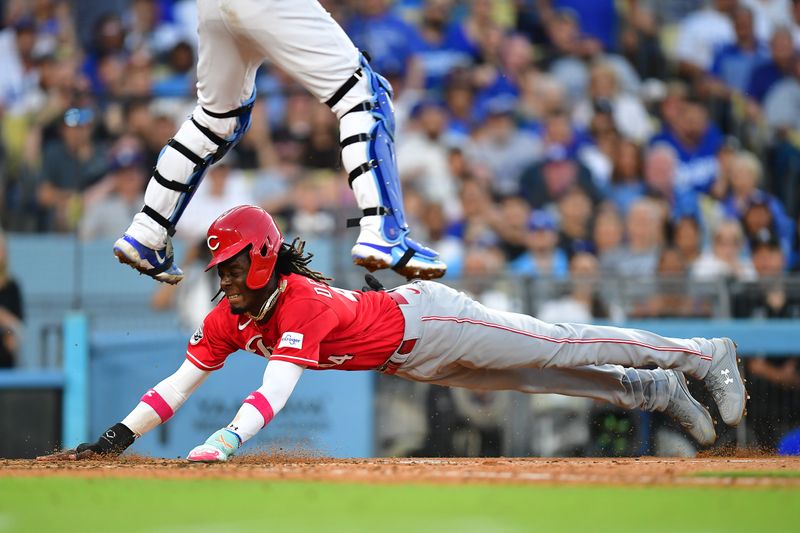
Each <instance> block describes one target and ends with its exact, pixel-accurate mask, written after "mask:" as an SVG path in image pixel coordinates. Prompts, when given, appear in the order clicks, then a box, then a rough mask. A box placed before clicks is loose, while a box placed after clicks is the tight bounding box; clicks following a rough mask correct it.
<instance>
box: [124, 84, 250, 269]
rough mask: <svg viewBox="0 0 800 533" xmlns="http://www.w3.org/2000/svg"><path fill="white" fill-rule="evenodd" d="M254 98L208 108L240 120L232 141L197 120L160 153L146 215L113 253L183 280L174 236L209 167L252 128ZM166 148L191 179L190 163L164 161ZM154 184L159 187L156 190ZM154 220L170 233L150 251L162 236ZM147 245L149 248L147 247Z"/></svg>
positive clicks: (134, 264)
mask: <svg viewBox="0 0 800 533" xmlns="http://www.w3.org/2000/svg"><path fill="white" fill-rule="evenodd" d="M255 98H256V91H255V89H253V92H252V94H251V96H250V98H248V99H247V101H246V102H244V104H243V105H241V106H240V107H238V108H237V109H234V110H232V111H227V112H224V113H216V112H213V111H209V110H207V109H205V108H203V113H205V114H206V115H208V116H209V117H212V118H215V119H235V121H236V123H235V126H234V129H233V133H232V134H230V135H228V136H227V137H225V138H223V137H221V136H220V135H218V134H217V133H215V132H214V131H212V130H211V129H209V128H207V127H206V126H203V125H202V124H200V123H199V122H198V121H197V120H196V119H195V118H194V116H192V117H190V119H189V121H187V122H186V123H185V124H184V126H183V127H182V128H181V130H179V131H178V133H177V134H176V135H175V137H173V138H172V139H170V140H169V141H168V142H167V146H165V147H164V148H163V149H162V150H161V153H160V154H159V162H161V163H162V164H161V165H160V166H161V171H159V164H158V163H156V168H155V169H154V170H153V180H152V181H151V184H150V185H148V191H147V193H146V195H145V202H146V203H145V206H144V207H143V208H142V212H141V213H140V214H137V215H136V217H134V223H133V224H132V225H131V227H130V228H129V229H128V231H127V232H126V233H125V235H123V236H122V237H121V238H120V239H118V240H117V241H116V242H115V244H114V254H115V255H116V256H117V258H118V259H119V261H120V262H122V263H125V264H128V265H130V266H131V267H132V268H134V269H136V270H138V271H139V272H141V273H142V274H146V275H148V276H150V277H152V278H154V279H156V280H158V281H163V282H166V283H178V282H179V281H180V280H181V279H182V278H183V272H181V270H180V268H178V267H177V265H175V264H174V256H173V252H172V246H171V243H170V238H171V237H172V236H173V235H174V234H175V226H176V224H177V223H178V221H179V220H180V218H181V216H182V215H183V212H184V210H185V209H186V207H187V206H188V205H189V202H190V201H191V199H192V197H193V196H194V193H195V192H196V191H197V187H198V186H199V185H200V183H201V182H202V181H203V176H204V175H205V172H206V170H207V169H208V167H209V165H211V164H213V163H216V162H217V161H219V160H220V159H221V158H222V156H224V155H225V154H226V153H227V152H228V150H230V149H231V148H232V147H233V146H235V145H236V143H238V142H239V140H240V139H241V138H242V136H243V135H244V134H245V133H246V132H247V130H248V129H249V128H250V123H251V113H252V108H253V104H254V103H255ZM228 131H229V130H228ZM167 148H171V149H173V150H175V151H176V152H178V153H179V154H180V155H181V156H182V157H183V158H185V159H186V160H188V161H189V162H190V163H191V164H192V165H193V167H192V169H191V172H190V173H188V175H187V174H186V168H187V165H184V164H179V165H174V164H171V163H170V162H169V160H164V161H162V158H163V157H164V154H165V152H166V150H167ZM162 172H164V174H167V176H165V175H163V174H162ZM154 183H155V184H158V185H159V186H160V187H154ZM148 203H149V204H150V205H148ZM150 220H152V221H153V222H155V223H156V224H157V225H159V226H161V227H163V228H164V230H165V231H166V234H167V235H166V238H165V239H163V240H162V243H163V244H162V245H161V246H158V245H156V246H155V247H151V246H153V244H154V242H153V241H154V237H153V233H155V235H158V233H157V232H155V230H154V229H153V224H152V223H151V222H150ZM137 224H138V225H137ZM142 228H145V229H144V230H143V229H142ZM147 232H150V238H149V239H144V238H143V236H142V235H146V234H147ZM145 242H148V243H149V244H144V243H145Z"/></svg>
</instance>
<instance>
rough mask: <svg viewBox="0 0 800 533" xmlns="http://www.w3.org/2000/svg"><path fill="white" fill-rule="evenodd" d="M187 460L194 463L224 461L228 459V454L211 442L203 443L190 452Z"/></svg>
mask: <svg viewBox="0 0 800 533" xmlns="http://www.w3.org/2000/svg"><path fill="white" fill-rule="evenodd" d="M186 460H188V461H191V462H193V463H224V462H225V461H227V460H228V456H227V455H225V453H224V452H222V451H220V450H219V449H218V448H216V447H214V446H212V445H210V444H201V445H200V446H195V447H194V448H193V449H192V451H190V452H189V455H187V456H186Z"/></svg>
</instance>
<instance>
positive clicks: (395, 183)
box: [361, 57, 408, 242]
mask: <svg viewBox="0 0 800 533" xmlns="http://www.w3.org/2000/svg"><path fill="white" fill-rule="evenodd" d="M361 68H363V69H364V73H365V74H366V75H367V76H368V77H369V78H368V79H369V84H370V88H371V89H372V92H373V98H372V100H371V101H370V104H371V106H370V109H369V111H370V113H371V114H372V116H373V117H374V118H375V120H376V122H375V124H374V125H373V126H372V129H371V130H370V140H369V141H368V142H367V156H368V158H369V163H368V164H369V165H370V167H371V168H370V170H371V171H372V174H373V179H375V182H376V184H377V186H378V191H379V193H380V200H381V207H383V210H382V212H379V213H378V214H382V215H384V218H383V221H382V224H381V231H382V233H383V237H384V238H385V239H386V241H387V242H396V241H397V240H398V239H400V238H401V237H403V236H404V234H405V233H408V225H407V224H406V219H405V212H404V208H403V192H402V189H401V187H400V174H399V172H398V171H397V156H396V155H395V150H394V132H395V120H394V108H393V106H392V88H391V85H390V84H389V82H388V81H387V80H386V79H385V78H384V77H383V76H381V75H379V74H377V73H376V72H375V71H373V70H372V68H371V67H370V66H369V63H367V61H366V59H365V58H363V57H362V58H361Z"/></svg>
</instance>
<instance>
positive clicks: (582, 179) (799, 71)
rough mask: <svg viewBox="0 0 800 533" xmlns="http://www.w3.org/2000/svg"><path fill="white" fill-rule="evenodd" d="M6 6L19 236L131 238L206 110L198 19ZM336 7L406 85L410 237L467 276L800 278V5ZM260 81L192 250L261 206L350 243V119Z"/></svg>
mask: <svg viewBox="0 0 800 533" xmlns="http://www.w3.org/2000/svg"><path fill="white" fill-rule="evenodd" d="M0 4H2V6H3V11H2V13H3V19H2V20H3V29H2V31H0V57H2V58H3V65H4V67H3V69H2V71H0V135H2V143H0V185H2V187H1V188H0V192H2V202H1V203H0V220H2V224H3V227H4V228H5V229H7V230H12V231H24V232H77V233H78V235H80V237H81V238H84V239H94V238H108V237H114V236H117V235H119V234H120V233H121V232H122V231H123V230H124V229H125V228H126V227H127V224H128V222H129V220H130V219H131V216H132V214H133V213H135V212H136V211H138V210H139V209H140V207H141V205H142V193H143V189H144V187H145V185H146V183H147V179H148V177H149V175H150V169H151V168H152V167H153V165H154V162H155V160H156V158H157V157H158V154H159V152H160V150H161V148H162V146H163V145H164V144H165V142H166V141H167V140H168V139H169V138H170V136H171V135H172V134H173V133H174V132H175V131H176V128H177V127H178V125H179V124H180V123H181V122H182V121H183V120H184V117H185V116H186V115H187V114H188V113H189V112H190V110H191V109H192V107H193V102H194V64H195V62H196V47H197V40H196V30H195V24H196V7H195V2H194V1H193V0H174V1H170V0H113V1H110V2H104V3H103V4H102V7H98V5H97V4H96V3H93V2H89V1H87V0H83V1H81V0H77V1H72V2H64V1H58V0H34V1H22V0H5V1H4V2H0ZM323 4H324V5H325V7H326V8H327V9H328V10H329V11H330V12H331V13H332V15H333V16H334V17H335V18H336V19H337V20H338V21H339V22H340V23H341V24H342V26H343V27H344V28H345V29H346V30H347V31H348V33H349V34H350V36H351V37H352V39H353V40H354V42H355V43H356V44H357V45H358V46H359V47H360V48H361V49H363V50H365V51H367V52H368V54H369V55H370V56H371V58H372V63H373V65H374V67H375V68H376V69H377V70H378V71H380V72H381V73H383V74H384V75H385V76H387V77H388V78H389V79H390V80H391V82H392V83H393V86H394V89H395V93H396V95H395V104H396V108H397V114H398V132H397V154H398V162H399V167H400V172H401V175H402V180H403V184H404V188H405V195H406V205H407V209H408V211H409V218H410V220H411V221H412V223H411V225H412V228H413V229H414V232H415V234H416V235H417V237H418V238H420V239H421V240H424V241H427V242H428V243H429V244H431V245H432V246H433V247H435V248H437V249H438V250H440V252H441V253H442V256H443V259H444V260H445V261H446V262H447V263H448V265H449V267H450V269H449V276H450V277H451V278H458V277H460V276H462V275H480V274H484V275H487V274H488V275H492V274H499V273H503V272H510V273H512V274H517V275H524V276H533V277H547V278H556V279H560V278H567V277H569V275H570V272H571V271H574V270H583V271H590V272H594V273H596V274H597V275H603V276H623V277H628V278H629V277H643V278H647V277H652V276H654V275H657V274H673V275H674V274H685V275H687V276H689V277H691V278H692V279H698V280H709V279H718V278H733V279H737V280H751V279H755V278H757V277H759V276H764V275H774V274H776V273H782V272H785V271H789V270H795V269H797V268H800V259H799V258H800V254H798V242H799V241H800V239H798V234H797V230H796V228H797V227H798V224H797V219H798V216H799V215H800V149H799V148H798V147H799V146H800V144H798V143H800V135H798V133H800V54H798V47H799V46H800V2H798V1H791V0H739V1H736V0H709V1H701V0H681V1H671V2H656V1H652V0H618V1H614V0H516V1H511V0H474V1H469V2H465V1H461V2H458V1H454V0H398V1H396V2H392V1H389V0H351V1H327V2H323ZM257 88H258V95H259V96H258V105H257V107H256V109H255V116H256V120H254V121H253V127H252V129H251V130H250V132H249V133H248V134H247V135H246V137H245V139H244V140H243V142H242V143H241V144H240V145H239V146H238V147H237V148H236V149H235V150H234V151H233V152H232V153H231V154H230V156H228V157H226V158H225V159H224V160H223V161H221V162H220V163H219V164H218V165H216V166H215V167H214V168H213V169H212V170H211V171H210V172H209V175H208V177H207V179H206V182H205V183H204V185H203V187H202V188H201V189H200V191H199V192H198V194H197V196H196V197H195V199H194V201H193V203H192V204H191V205H190V207H189V209H188V210H187V211H186V214H185V216H184V218H183V219H182V221H181V224H180V225H179V230H178V231H179V233H178V236H179V237H182V238H184V239H187V240H190V241H191V240H194V239H197V238H198V237H201V236H202V235H203V234H204V230H205V227H206V225H207V223H208V222H209V221H210V220H213V218H214V217H215V216H216V214H218V213H219V212H220V211H222V210H223V209H225V208H227V207H229V206H231V205H236V204H239V203H244V202H249V203H257V204H261V205H263V206H264V207H265V208H267V209H268V210H270V211H271V212H273V213H276V214H278V215H279V217H280V219H281V220H282V223H283V226H284V228H285V229H286V231H287V233H289V234H300V235H303V236H304V237H307V238H313V237H316V236H323V237H324V236H329V235H332V234H334V233H338V232H341V231H343V227H344V219H345V218H346V216H347V214H348V213H349V212H350V211H352V210H353V209H354V207H355V206H354V203H353V200H352V198H351V197H350V195H349V193H348V192H347V191H346V187H347V185H346V183H347V182H346V180H345V179H343V176H342V170H341V167H340V164H339V147H338V140H337V139H338V134H337V131H336V121H335V117H334V116H333V114H332V113H330V112H329V110H328V109H327V108H326V107H325V106H324V105H322V104H320V103H319V102H316V101H314V100H313V99H312V98H311V96H310V95H309V94H307V93H306V92H305V91H303V90H302V89H301V88H300V87H299V86H298V85H297V84H296V83H295V82H294V81H292V79H291V73H286V72H280V71H278V70H277V69H275V68H273V67H271V66H270V65H265V66H264V68H262V69H261V71H260V73H259V76H258V78H257Z"/></svg>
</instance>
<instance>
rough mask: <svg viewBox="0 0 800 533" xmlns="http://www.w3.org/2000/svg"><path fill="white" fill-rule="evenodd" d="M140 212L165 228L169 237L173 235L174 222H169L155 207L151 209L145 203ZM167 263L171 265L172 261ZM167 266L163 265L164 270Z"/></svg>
mask: <svg viewBox="0 0 800 533" xmlns="http://www.w3.org/2000/svg"><path fill="white" fill-rule="evenodd" d="M142 213H144V214H145V215H147V216H149V217H150V218H152V219H153V220H154V221H155V222H156V223H157V224H159V225H160V226H161V227H163V228H164V229H166V230H167V234H168V235H169V236H170V237H172V236H173V235H175V224H173V223H172V222H170V221H169V220H167V219H166V218H164V217H163V216H161V213H159V212H158V211H156V210H155V209H153V208H152V207H150V206H149V205H145V206H144V207H142ZM169 264H170V265H171V264H172V262H171V261H170V262H169ZM167 268H169V265H167V266H166V267H164V270H166V269H167ZM159 272H163V270H160V271H159Z"/></svg>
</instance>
